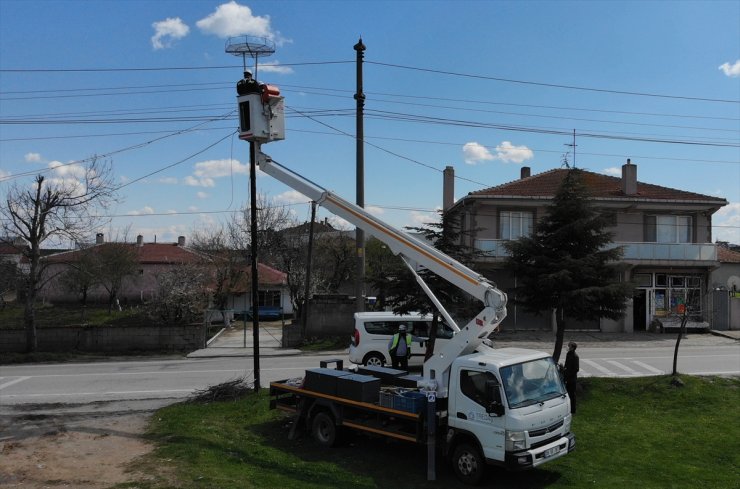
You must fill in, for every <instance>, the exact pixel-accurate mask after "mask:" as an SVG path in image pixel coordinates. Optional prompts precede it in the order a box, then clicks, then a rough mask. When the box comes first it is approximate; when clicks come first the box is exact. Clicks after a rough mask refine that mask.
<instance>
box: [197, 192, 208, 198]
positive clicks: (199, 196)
mask: <svg viewBox="0 0 740 489" xmlns="http://www.w3.org/2000/svg"><path fill="white" fill-rule="evenodd" d="M195 196H196V197H198V198H199V199H207V198H208V194H207V193H205V192H198V193H196V194H195Z"/></svg>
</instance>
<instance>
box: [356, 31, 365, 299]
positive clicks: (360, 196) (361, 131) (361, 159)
mask: <svg viewBox="0 0 740 489" xmlns="http://www.w3.org/2000/svg"><path fill="white" fill-rule="evenodd" d="M354 49H355V51H357V93H355V100H356V101H357V120H356V125H357V136H356V145H357V205H358V206H360V207H365V146H364V144H365V128H364V124H363V119H364V113H365V112H364V109H365V94H364V93H363V92H362V60H363V58H364V57H365V54H364V52H365V45H364V44H362V38H360V40H359V41H358V42H357V44H355V46H354ZM355 246H356V249H357V264H356V268H357V273H356V276H357V277H356V279H355V300H356V307H355V309H356V312H362V311H364V310H365V297H364V295H365V294H364V288H365V287H364V286H365V232H364V231H363V230H362V229H360V228H359V227H358V228H356V230H355Z"/></svg>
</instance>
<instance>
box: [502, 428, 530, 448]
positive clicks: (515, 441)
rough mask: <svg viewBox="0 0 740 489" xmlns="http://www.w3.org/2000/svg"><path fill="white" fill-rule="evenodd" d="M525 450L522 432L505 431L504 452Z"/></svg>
mask: <svg viewBox="0 0 740 489" xmlns="http://www.w3.org/2000/svg"><path fill="white" fill-rule="evenodd" d="M525 448H527V441H526V439H525V435H524V432H523V431H509V430H506V451H507V452H515V451H517V450H524V449H525Z"/></svg>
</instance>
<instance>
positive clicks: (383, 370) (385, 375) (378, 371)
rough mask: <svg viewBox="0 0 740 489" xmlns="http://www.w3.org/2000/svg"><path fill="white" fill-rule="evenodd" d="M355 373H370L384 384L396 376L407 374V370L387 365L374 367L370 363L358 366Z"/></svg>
mask: <svg viewBox="0 0 740 489" xmlns="http://www.w3.org/2000/svg"><path fill="white" fill-rule="evenodd" d="M357 373H358V374H361V375H372V376H373V377H377V378H379V379H380V380H381V381H382V382H383V383H384V384H386V383H391V382H392V381H393V379H395V378H396V377H402V376H404V375H408V372H407V371H405V370H397V369H395V368H388V367H374V366H372V365H367V366H365V367H362V366H360V367H358V368H357Z"/></svg>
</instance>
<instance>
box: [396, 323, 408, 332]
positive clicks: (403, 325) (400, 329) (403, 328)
mask: <svg viewBox="0 0 740 489" xmlns="http://www.w3.org/2000/svg"><path fill="white" fill-rule="evenodd" d="M398 331H406V325H405V324H402V325H401V326H399V327H398Z"/></svg>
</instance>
